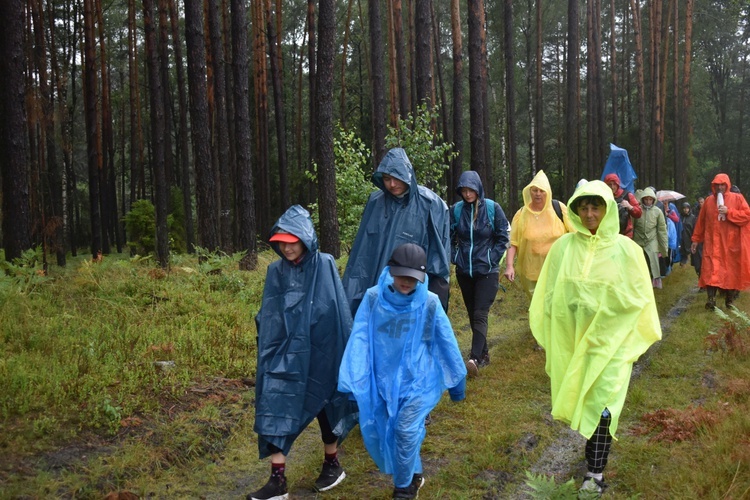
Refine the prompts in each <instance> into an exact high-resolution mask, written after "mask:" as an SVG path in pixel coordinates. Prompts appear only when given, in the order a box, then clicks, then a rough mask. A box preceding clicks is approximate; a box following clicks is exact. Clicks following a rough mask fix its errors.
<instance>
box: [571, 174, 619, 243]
mask: <svg viewBox="0 0 750 500" xmlns="http://www.w3.org/2000/svg"><path fill="white" fill-rule="evenodd" d="M585 196H600V197H602V198H603V199H604V202H605V203H606V205H607V211H606V213H605V214H604V217H603V218H602V221H601V223H600V224H599V228H598V229H597V231H596V234H595V235H592V234H591V231H589V230H588V228H586V226H584V225H583V222H582V221H581V218H580V217H579V216H578V201H577V200H578V198H582V197H585ZM568 218H569V219H570V223H571V224H572V225H573V228H574V229H575V230H576V231H577V232H579V233H581V234H583V235H584V236H593V237H596V238H597V239H599V240H601V241H607V242H611V241H613V240H614V239H615V238H616V237H617V235H618V234H619V232H620V216H619V214H618V212H617V202H616V201H615V197H614V195H613V194H612V190H611V189H610V188H609V186H607V185H606V184H605V183H604V182H602V181H589V182H587V183H586V184H583V185H582V186H581V187H579V188H578V189H576V191H575V192H574V193H573V196H571V197H570V200H568Z"/></svg>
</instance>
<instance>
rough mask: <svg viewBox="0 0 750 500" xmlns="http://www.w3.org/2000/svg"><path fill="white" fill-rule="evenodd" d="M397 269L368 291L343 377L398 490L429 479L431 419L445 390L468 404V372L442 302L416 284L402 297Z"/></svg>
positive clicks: (373, 450) (367, 439) (374, 453)
mask: <svg viewBox="0 0 750 500" xmlns="http://www.w3.org/2000/svg"><path fill="white" fill-rule="evenodd" d="M392 283H393V277H392V276H391V275H390V267H386V268H385V269H384V270H383V272H382V273H381V275H380V279H379V281H378V286H375V287H372V288H370V289H369V290H367V294H366V295H365V297H364V300H363V301H362V304H361V306H360V308H359V310H358V311H357V315H356V317H355V319H354V327H353V329H352V335H351V338H350V339H349V344H348V345H347V346H346V352H345V353H344V359H343V360H342V361H341V370H340V372H339V390H340V391H342V392H350V393H352V395H353V396H354V398H355V399H356V400H357V404H358V405H359V415H360V419H359V425H360V428H361V431H362V439H363V440H364V443H365V446H366V447H367V451H368V452H369V453H370V456H371V457H372V459H373V460H374V461H375V464H377V466H378V467H379V468H380V470H381V471H382V472H384V473H386V474H393V482H394V484H395V485H396V486H397V487H404V486H408V485H409V484H410V483H411V481H412V475H413V474H414V473H420V472H422V462H421V459H420V456H419V450H420V447H421V445H422V441H423V440H424V437H425V433H426V431H425V423H424V420H425V417H426V416H427V414H428V413H430V411H431V410H432V409H433V408H434V407H435V405H437V403H438V401H440V397H441V395H442V394H443V392H444V391H445V390H446V389H451V388H452V389H451V391H450V393H451V399H453V400H454V401H460V400H461V399H463V398H464V391H465V384H466V366H465V365H464V362H463V360H462V358H461V352H460V350H459V348H458V343H457V342H456V337H455V335H454V333H453V329H452V328H451V324H450V321H449V320H448V316H446V314H445V312H444V311H443V308H442V307H441V306H440V301H439V300H438V297H437V295H435V294H433V293H431V292H428V291H427V283H419V282H417V287H416V289H415V291H414V292H413V293H411V294H410V295H403V294H401V293H399V292H397V291H395V290H394V289H393V288H392V286H391V284H392Z"/></svg>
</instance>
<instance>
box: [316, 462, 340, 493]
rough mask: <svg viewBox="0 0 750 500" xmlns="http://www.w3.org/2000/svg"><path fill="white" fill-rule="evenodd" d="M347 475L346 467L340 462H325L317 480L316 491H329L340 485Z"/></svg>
mask: <svg viewBox="0 0 750 500" xmlns="http://www.w3.org/2000/svg"><path fill="white" fill-rule="evenodd" d="M345 477H346V472H344V468H343V467H341V466H340V465H339V464H338V463H330V462H327V461H324V462H323V469H322V470H321V471H320V475H319V476H318V479H316V480H315V491H328V490H330V489H331V488H333V487H335V486H336V485H338V484H339V483H340V482H341V481H343V480H344V478H345Z"/></svg>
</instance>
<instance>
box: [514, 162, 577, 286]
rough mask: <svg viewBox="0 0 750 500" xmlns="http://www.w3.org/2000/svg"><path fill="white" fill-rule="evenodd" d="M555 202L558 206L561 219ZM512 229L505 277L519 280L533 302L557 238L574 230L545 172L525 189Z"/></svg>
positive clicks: (566, 211) (564, 207)
mask: <svg viewBox="0 0 750 500" xmlns="http://www.w3.org/2000/svg"><path fill="white" fill-rule="evenodd" d="M553 202H556V203H557V204H558V205H559V208H560V215H558V214H557V211H556V210H555V208H554V207H553ZM510 228H511V229H510V248H509V249H508V255H507V257H506V263H505V273H504V276H505V277H506V278H507V279H508V280H509V281H515V280H516V279H517V280H518V281H519V283H520V284H521V287H522V288H523V290H524V291H525V292H526V295H528V296H529V298H531V296H532V294H533V293H534V287H535V286H536V281H537V278H538V277H539V271H541V270H542V265H543V264H544V259H545V257H547V252H549V249H550V247H551V246H552V244H553V243H554V242H555V241H556V240H557V238H559V237H560V236H562V235H563V234H565V233H567V232H569V231H572V230H573V227H572V226H571V225H570V221H568V207H567V206H565V204H564V203H561V202H559V201H557V200H553V199H552V187H551V186H550V183H549V179H548V178H547V175H546V174H545V173H544V171H543V170H540V171H539V172H537V174H536V175H535V176H534V178H533V179H532V180H531V182H530V183H529V184H528V185H527V186H526V187H525V188H523V207H521V208H520V209H518V211H517V212H516V214H515V215H514V216H513V222H511V224H510Z"/></svg>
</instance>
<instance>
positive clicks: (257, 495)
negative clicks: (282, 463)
mask: <svg viewBox="0 0 750 500" xmlns="http://www.w3.org/2000/svg"><path fill="white" fill-rule="evenodd" d="M245 498H246V499H247V500H287V499H288V498H289V493H288V491H287V489H286V477H284V476H274V475H272V476H271V478H270V479H269V480H268V482H267V483H266V485H265V486H263V487H262V488H261V489H259V490H258V491H255V492H253V493H250V494H249V495H248V496H247V497H245Z"/></svg>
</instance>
